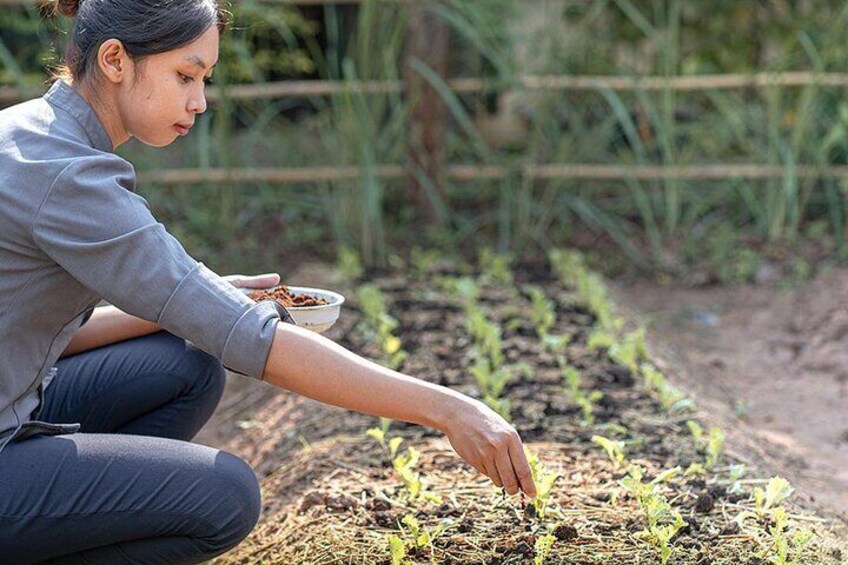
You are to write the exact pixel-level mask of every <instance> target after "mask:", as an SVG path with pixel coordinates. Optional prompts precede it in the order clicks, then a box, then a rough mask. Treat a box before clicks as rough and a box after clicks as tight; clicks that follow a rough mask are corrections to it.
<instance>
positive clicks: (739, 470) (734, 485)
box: [727, 463, 745, 494]
mask: <svg viewBox="0 0 848 565" xmlns="http://www.w3.org/2000/svg"><path fill="white" fill-rule="evenodd" d="M744 475H745V465H744V464H741V463H739V464H735V465H731V466H730V481H731V485H730V488H729V489H727V492H729V493H731V494H738V493H741V492H742V477H743V476H744Z"/></svg>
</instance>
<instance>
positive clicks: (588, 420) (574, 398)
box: [562, 367, 604, 426]
mask: <svg viewBox="0 0 848 565" xmlns="http://www.w3.org/2000/svg"><path fill="white" fill-rule="evenodd" d="M562 374H563V377H564V378H565V395H566V397H567V398H568V399H569V400H570V401H571V402H573V403H574V404H576V405H577V406H578V407H579V408H580V411H581V412H582V414H583V421H582V422H581V424H582V425H584V426H591V425H592V424H594V423H595V405H596V404H597V403H598V402H599V401H600V400H601V398H603V397H604V394H603V393H602V392H601V391H599V390H593V391H591V392H588V393H587V392H586V391H584V390H583V389H582V388H581V387H580V373H578V372H577V369H575V368H574V367H565V368H564V369H563V372H562Z"/></svg>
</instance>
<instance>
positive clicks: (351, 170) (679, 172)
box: [138, 163, 848, 185]
mask: <svg viewBox="0 0 848 565" xmlns="http://www.w3.org/2000/svg"><path fill="white" fill-rule="evenodd" d="M515 173H516V172H515V171H513V170H511V169H509V168H507V167H501V166H475V165H450V166H448V168H447V177H448V178H449V179H450V180H453V181H457V182H470V181H475V180H498V179H503V178H506V177H507V176H508V175H510V174H515ZM405 174H406V172H405V170H404V168H403V167H402V166H399V165H379V166H377V167H375V168H374V175H375V176H377V177H379V178H381V179H384V180H394V179H402V178H404V176H405ZM517 174H520V175H522V176H525V177H528V178H531V179H536V180H556V179H560V180H623V179H630V178H634V179H638V180H644V181H651V180H669V179H678V180H688V181H695V180H704V181H709V180H725V179H749V180H757V179H770V178H783V177H786V176H792V177H797V178H806V179H814V178H835V179H846V178H848V166H832V167H823V168H822V167H816V166H811V165H798V166H795V167H785V166H781V165H758V164H751V163H740V164H734V165H722V164H715V165H671V166H662V165H656V166H629V165H579V164H578V165H527V166H525V167H522V168H521V169H519V170H518V171H517ZM138 176H139V181H140V182H141V183H142V184H145V183H155V184H160V185H185V184H225V183H235V184H248V183H270V184H292V183H320V182H339V181H355V180H358V179H360V178H361V177H362V169H361V168H360V167H356V166H339V167H298V168H273V167H268V168H250V169H216V168H213V169H171V170H163V171H143V172H139V174H138Z"/></svg>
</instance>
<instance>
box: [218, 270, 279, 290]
mask: <svg viewBox="0 0 848 565" xmlns="http://www.w3.org/2000/svg"><path fill="white" fill-rule="evenodd" d="M224 280H226V281H227V282H229V283H230V284H231V285H233V286H235V287H237V288H271V287H272V286H277V285H278V284H280V275H279V273H265V274H262V275H252V276H246V275H228V276H226V277H224Z"/></svg>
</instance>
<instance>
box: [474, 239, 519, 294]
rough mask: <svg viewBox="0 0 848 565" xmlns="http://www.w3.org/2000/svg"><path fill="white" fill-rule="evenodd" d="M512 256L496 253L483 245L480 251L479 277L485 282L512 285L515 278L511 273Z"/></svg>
mask: <svg viewBox="0 0 848 565" xmlns="http://www.w3.org/2000/svg"><path fill="white" fill-rule="evenodd" d="M512 261H513V258H512V256H511V255H508V254H498V253H495V252H494V251H492V250H491V249H489V248H488V247H484V248H483V249H482V251H480V258H479V261H478V263H479V267H480V275H481V276H480V278H481V279H482V280H483V281H485V282H486V283H495V284H500V285H503V286H505V287H513V286H514V284H515V279H514V277H513V275H512V270H511V269H510V265H511V264H512Z"/></svg>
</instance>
